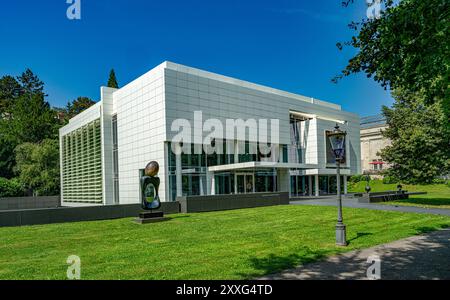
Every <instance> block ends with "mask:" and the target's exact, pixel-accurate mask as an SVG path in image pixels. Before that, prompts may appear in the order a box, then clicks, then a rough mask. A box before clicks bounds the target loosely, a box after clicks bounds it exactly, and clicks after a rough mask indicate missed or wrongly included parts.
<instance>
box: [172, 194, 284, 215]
mask: <svg viewBox="0 0 450 300" xmlns="http://www.w3.org/2000/svg"><path fill="white" fill-rule="evenodd" d="M177 201H178V202H180V206H181V212H182V213H191V212H206V211H217V210H229V209H240V208H251V207H261V206H274V205H288V204H289V193H287V192H286V193H285V192H283V193H278V192H277V193H255V194H240V195H213V196H191V197H178V198H177Z"/></svg>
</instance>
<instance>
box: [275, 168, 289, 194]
mask: <svg viewBox="0 0 450 300" xmlns="http://www.w3.org/2000/svg"><path fill="white" fill-rule="evenodd" d="M277 178H278V191H279V192H290V187H291V185H290V182H289V180H290V176H289V170H288V169H278V170H277Z"/></svg>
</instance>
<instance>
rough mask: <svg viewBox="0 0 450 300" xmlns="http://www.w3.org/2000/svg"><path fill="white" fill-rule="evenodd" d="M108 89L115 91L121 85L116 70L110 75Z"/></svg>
mask: <svg viewBox="0 0 450 300" xmlns="http://www.w3.org/2000/svg"><path fill="white" fill-rule="evenodd" d="M108 87H110V88H115V89H118V88H119V84H118V83H117V79H116V72H114V69H112V70H111V72H110V73H109V79H108Z"/></svg>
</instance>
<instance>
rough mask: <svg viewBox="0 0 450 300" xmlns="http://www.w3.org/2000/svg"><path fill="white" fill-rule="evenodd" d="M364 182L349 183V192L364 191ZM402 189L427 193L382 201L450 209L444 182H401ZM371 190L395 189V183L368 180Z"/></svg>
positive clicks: (449, 198) (448, 194)
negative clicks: (412, 183)
mask: <svg viewBox="0 0 450 300" xmlns="http://www.w3.org/2000/svg"><path fill="white" fill-rule="evenodd" d="M365 186H366V182H358V183H357V184H355V185H349V192H351V193H361V192H364V188H365ZM402 186H403V189H404V190H407V191H408V192H427V193H428V194H427V195H417V196H411V197H410V199H406V200H400V201H391V202H384V203H382V204H387V205H403V206H419V207H425V208H448V209H450V187H449V186H448V185H445V184H431V185H407V184H403V185H402ZM370 187H371V188H372V192H383V191H396V190H397V184H383V182H382V181H381V180H372V181H371V182H370Z"/></svg>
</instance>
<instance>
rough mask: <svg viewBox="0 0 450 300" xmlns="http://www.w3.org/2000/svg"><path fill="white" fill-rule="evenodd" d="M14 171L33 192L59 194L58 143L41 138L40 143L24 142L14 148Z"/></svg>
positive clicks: (44, 194) (49, 194)
mask: <svg viewBox="0 0 450 300" xmlns="http://www.w3.org/2000/svg"><path fill="white" fill-rule="evenodd" d="M15 153H16V162H17V166H16V171H17V173H18V175H19V181H20V182H21V184H22V185H23V186H24V187H25V188H26V189H31V190H32V191H33V193H34V194H37V195H42V196H53V195H58V194H59V189H60V173H59V143H58V140H49V139H46V140H43V141H42V142H40V143H24V144H21V145H19V146H17V148H16V149H15Z"/></svg>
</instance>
